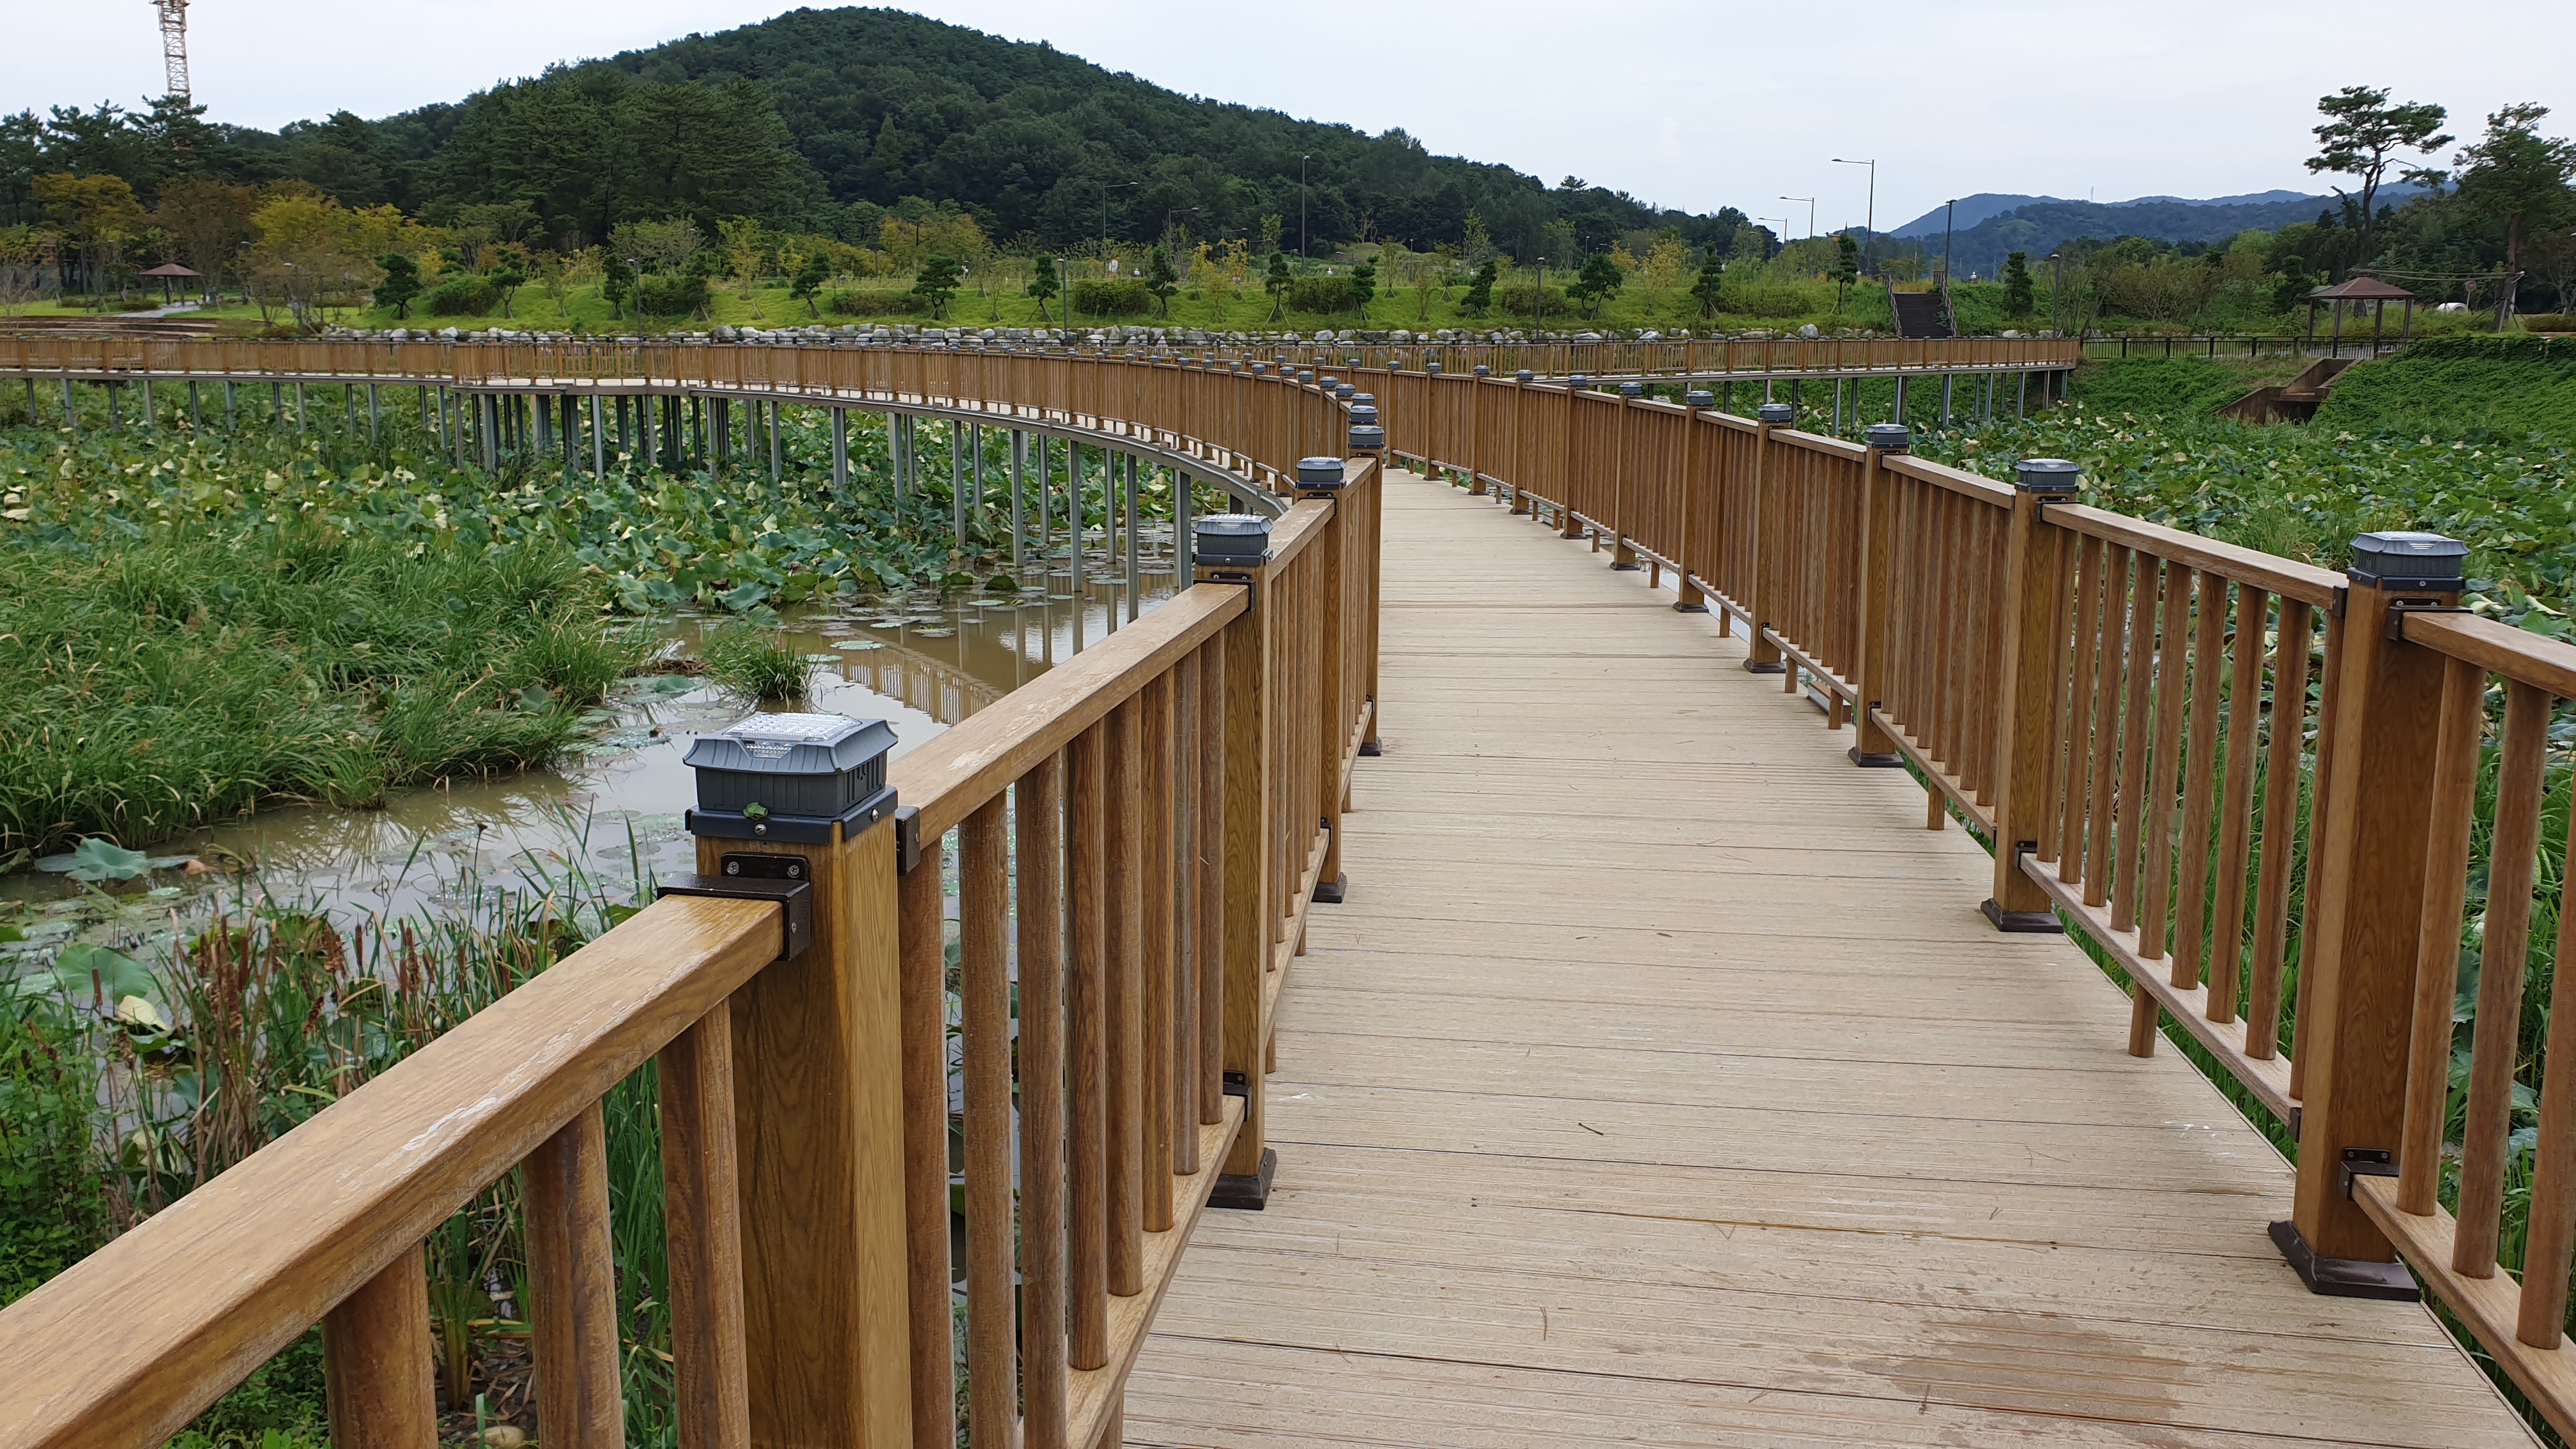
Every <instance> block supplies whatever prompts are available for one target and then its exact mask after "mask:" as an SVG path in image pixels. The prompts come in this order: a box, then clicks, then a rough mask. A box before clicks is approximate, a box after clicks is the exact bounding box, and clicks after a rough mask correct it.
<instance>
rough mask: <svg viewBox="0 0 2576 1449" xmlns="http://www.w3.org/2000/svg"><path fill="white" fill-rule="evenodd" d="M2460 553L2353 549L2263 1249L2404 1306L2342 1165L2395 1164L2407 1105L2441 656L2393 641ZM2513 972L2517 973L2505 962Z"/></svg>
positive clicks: (2393, 540)
mask: <svg viewBox="0 0 2576 1449" xmlns="http://www.w3.org/2000/svg"><path fill="white" fill-rule="evenodd" d="M2467 554H2468V550H2467V549H2466V548H2465V547H2464V546H2463V545H2461V544H2459V543H2457V542H2455V541H2453V540H2451V539H2447V538H2443V537H2440V536H2438V535H2435V534H2427V533H2365V534H2363V535H2362V536H2361V537H2359V538H2356V539H2354V540H2353V543H2352V565H2351V567H2350V568H2349V569H2347V570H2346V571H2345V573H2346V577H2347V578H2348V579H2349V580H2350V586H2349V587H2348V588H2347V589H2346V590H2345V593H2344V598H2343V608H2342V615H2343V623H2344V626H2345V627H2344V630H2343V650H2344V656H2343V658H2342V659H2340V660H2339V661H2337V663H2338V665H2339V667H2338V669H2337V671H2336V680H2335V688H2336V697H2335V699H2334V700H2333V701H2332V702H2331V704H2330V705H2329V708H2331V709H2332V710H2333V711H2334V717H2335V740H2334V758H2333V759H2331V760H2329V761H2325V762H2323V763H2322V764H2321V765H2320V767H2319V772H2320V775H2321V776H2323V777H2324V783H2325V787H2326V791H2327V793H2329V794H2330V795H2331V796H2332V798H2333V800H2334V809H2333V810H2332V811H2331V812H2330V813H2329V814H2328V816H2327V819H2326V827H2325V836H2324V839H2323V840H2322V841H2321V842H2320V843H2319V847H2318V850H2317V853H2316V855H2315V857H2314V858H2312V859H2311V860H2310V861H2309V862H2308V879H2309V881H2310V882H2311V884H2310V886H2309V902H2310V906H2309V920H2310V926H2309V929H2310V930H2311V931H2312V932H2313V933H2314V936H2315V941H2316V950H2315V951H2314V953H2313V954H2312V955H2311V956H2310V957H2309V961H2308V970H2309V972H2310V973H2311V974H2312V977H2313V979H2312V980H2303V981H2301V982H2300V983H2299V985H2300V990H2301V993H2302V995H2303V996H2304V997H2305V998H2306V1006H2305V1008H2304V1010H2305V1013H2306V1015H2305V1019H2304V1020H2303V1021H2302V1022H2301V1031H2300V1033H2299V1042H2300V1050H2301V1058H2302V1060H2303V1061H2304V1062H2305V1063H2306V1067H2307V1070H2306V1071H2305V1073H2303V1074H2302V1082H2301V1086H2302V1088H2303V1090H2304V1092H2305V1095H2304V1096H2303V1097H2302V1098H2301V1101H2300V1109H2299V1122H2298V1134H2299V1178H2298V1189H2297V1197H2296V1199H2295V1201H2294V1204H2293V1207H2292V1211H2291V1216H2290V1219H2289V1220H2288V1221H2287V1222H2277V1223H2274V1224H2273V1225H2272V1241H2273V1242H2274V1243H2275V1244H2277V1245H2278V1246H2279V1247H2280V1249H2281V1252H2282V1255H2283V1256H2284V1257H2287V1258H2288V1259H2289V1260H2290V1264H2291V1266H2292V1267H2294V1268H2296V1269H2297V1270H2298V1273H2299V1277H2300V1278H2301V1279H2303V1280H2304V1281H2305V1282H2306V1283H2307V1285H2308V1287H2309V1288H2310V1289H2312V1290H2314V1291H2316V1292H2318V1293H2329V1294H2335V1295H2338V1296H2344V1297H2361V1298H2413V1297H2415V1296H2416V1288H2415V1280H2414V1278H2413V1276H2412V1275H2411V1274H2409V1273H2408V1272H2407V1271H2406V1267H2405V1265H2404V1264H2402V1263H2399V1262H2397V1261H2396V1257H2397V1255H2396V1251H2395V1250H2394V1249H2392V1248H2391V1247H2390V1246H2389V1243H2388V1239H2387V1237H2386V1235H2384V1234H2383V1233H2381V1232H2380V1230H2379V1228H2378V1227H2377V1225H2375V1224H2374V1223H2372V1222H2371V1220H2370V1218H2369V1216H2368V1214H2367V1213H2365V1212H2364V1211H2363V1210H2362V1208H2361V1206H2360V1205H2359V1204H2357V1203H2355V1202H2354V1201H2353V1200H2352V1192H2351V1189H2350V1187H2349V1186H2348V1181H2349V1179H2348V1177H2347V1176H2346V1171H2347V1167H2348V1166H2354V1165H2357V1166H2361V1167H2363V1168H2365V1169H2373V1168H2379V1167H2381V1166H2382V1165H2384V1164H2387V1163H2389V1162H2390V1161H2392V1159H2393V1158H2394V1156H2395V1154H2396V1151H2397V1148H2398V1146H2399V1142H2400V1138H2401V1135H2402V1130H2403V1121H2404V1117H2405V1106H2406V1070H2405V1064H2406V1060H2407V1052H2408V1038H2409V1034H2410V1031H2411V1029H2412V1011H2413V1002H2414V992H2415V966H2416V954H2417V946H2418V940H2417V937H2418V933H2419V931H2420V930H2421V928H2422V924H2423V913H2424V871H2425V862H2426V859H2427V857H2428V855H2429V854H2430V852H2431V850H2432V839H2433V836H2432V830H2431V820H2432V813H2433V796H2434V785H2435V773H2434V768H2433V766H2434V761H2435V759H2436V757H2437V755H2438V753H2439V749H2438V747H2439V744H2440V738H2441V721H2442V709H2441V703H2442V685H2443V677H2444V675H2445V673H2446V672H2447V665H2446V663H2445V661H2444V658H2443V656H2442V655H2441V654H2439V653H2437V652H2436V651H2434V650H2431V649H2427V648H2425V647H2423V646H2422V645H2419V644H2410V643H2407V642H2406V641H2405V640H2403V639H2401V638H2399V637H2398V630H2397V629H2395V628H2394V627H2392V625H2393V624H2395V623H2396V622H2397V619H2396V616H2397V614H2398V613H2399V612H2400V611H2402V610H2404V609H2407V608H2423V607H2433V608H2441V607H2448V606H2451V605H2454V604H2456V603H2457V602H2458V600H2459V595H2460V591H2461V590H2462V589H2463V588H2464V587H2466V583H2465V580H2464V579H2463V577H2462V569H2463V564H2464V562H2465V560H2466V557H2467ZM2513 964H2514V965H2517V966H2518V965H2519V963H2513Z"/></svg>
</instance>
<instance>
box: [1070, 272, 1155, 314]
mask: <svg viewBox="0 0 2576 1449" xmlns="http://www.w3.org/2000/svg"><path fill="white" fill-rule="evenodd" d="M1072 304H1073V305H1072V310H1073V312H1074V313H1075V314H1076V315H1079V316H1084V317H1142V316H1144V315H1145V314H1146V313H1148V312H1150V311H1152V310H1154V294H1153V293H1151V292H1148V291H1146V290H1145V284H1144V283H1143V282H1142V281H1140V280H1138V279H1137V278H1134V277H1100V278H1086V279H1084V280H1082V281H1078V282H1076V283H1074V284H1073V298H1072Z"/></svg>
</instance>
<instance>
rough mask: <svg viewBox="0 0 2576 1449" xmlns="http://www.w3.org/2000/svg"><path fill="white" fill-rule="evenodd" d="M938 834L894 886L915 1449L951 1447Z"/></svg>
mask: <svg viewBox="0 0 2576 1449" xmlns="http://www.w3.org/2000/svg"><path fill="white" fill-rule="evenodd" d="M947 851H948V842H947V837H946V836H945V835H932V836H929V837H928V838H926V839H924V840H923V841H922V842H921V859H920V860H919V861H918V862H916V863H915V864H914V865H913V868H912V870H911V871H910V872H909V873H908V874H906V875H905V876H904V877H903V881H902V884H901V885H900V887H899V896H900V900H901V905H900V910H901V911H902V927H901V929H902V933H903V975H902V978H901V984H902V997H901V1006H900V1010H901V1011H902V1013H903V1082H904V1087H903V1111H904V1124H903V1178H904V1222H905V1229H906V1232H905V1239H906V1242H907V1244H908V1253H907V1256H908V1260H909V1273H908V1276H907V1277H906V1280H905V1281H906V1284H907V1292H906V1295H905V1316H906V1320H907V1322H908V1323H909V1324H910V1327H911V1341H912V1362H911V1370H910V1382H911V1388H910V1393H911V1403H912V1442H913V1445H914V1449H954V1445H955V1444H956V1442H957V1389H956V1382H955V1377H956V1376H955V1372H954V1370H953V1369H952V1367H951V1364H952V1362H953V1358H954V1355H955V1352H956V1348H955V1341H954V1339H953V1337H952V1335H953V1334H954V1332H955V1320H954V1318H953V1317H952V1316H951V1314H950V1311H949V1283H950V1281H951V1274H952V1271H953V1270H952V1265H951V1264H950V1261H949V1251H950V1249H949V1227H948V1214H949V1207H948V992H947V980H948V947H947V930H948V926H947V907H946V903H945V900H944V898H943V894H942V891H943V887H942V882H941V877H942V875H943V874H944V873H945V871H946V869H947V862H946V856H947Z"/></svg>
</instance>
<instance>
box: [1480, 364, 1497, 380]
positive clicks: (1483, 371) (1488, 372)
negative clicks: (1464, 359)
mask: <svg viewBox="0 0 2576 1449" xmlns="http://www.w3.org/2000/svg"><path fill="white" fill-rule="evenodd" d="M1476 375H1477V376H1478V377H1491V376H1493V375H1494V370H1493V369H1492V368H1490V367H1487V366H1486V365H1485V364H1483V363H1481V362H1479V363H1477V364H1476Z"/></svg>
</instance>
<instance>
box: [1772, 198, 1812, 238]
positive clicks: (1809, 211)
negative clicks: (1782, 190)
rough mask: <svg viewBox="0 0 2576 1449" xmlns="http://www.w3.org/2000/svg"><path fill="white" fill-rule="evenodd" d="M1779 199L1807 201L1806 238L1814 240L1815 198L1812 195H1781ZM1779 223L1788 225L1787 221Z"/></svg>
mask: <svg viewBox="0 0 2576 1449" xmlns="http://www.w3.org/2000/svg"><path fill="white" fill-rule="evenodd" d="M1780 199H1781V200H1782V201H1803V202H1805V203H1807V239H1808V240H1810V241H1813V240H1815V236H1816V198H1814V197H1812V196H1784V197H1781V198H1780ZM1781 225H1783V226H1786V225H1788V223H1787V222H1782V223H1781Z"/></svg>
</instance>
